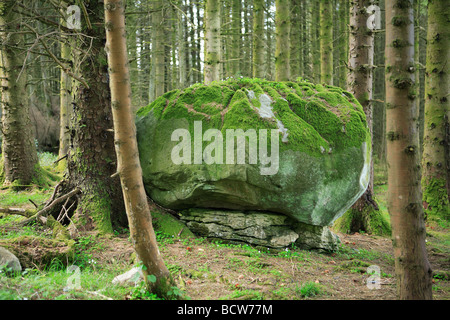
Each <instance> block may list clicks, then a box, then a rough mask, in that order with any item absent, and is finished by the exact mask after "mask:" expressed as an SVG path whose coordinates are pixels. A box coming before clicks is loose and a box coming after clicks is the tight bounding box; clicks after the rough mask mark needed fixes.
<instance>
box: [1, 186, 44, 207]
mask: <svg viewBox="0 0 450 320" xmlns="http://www.w3.org/2000/svg"><path fill="white" fill-rule="evenodd" d="M50 195H51V194H50V193H49V191H47V190H37V189H35V190H28V191H19V192H15V191H13V190H11V189H10V190H7V191H3V192H1V193H0V206H2V207H14V206H17V207H22V206H25V205H26V206H30V205H32V204H31V202H30V200H31V201H33V202H34V203H36V204H37V205H40V204H42V203H44V202H45V201H46V200H48V198H50ZM32 206H33V205H32ZM33 207H34V206H33Z"/></svg>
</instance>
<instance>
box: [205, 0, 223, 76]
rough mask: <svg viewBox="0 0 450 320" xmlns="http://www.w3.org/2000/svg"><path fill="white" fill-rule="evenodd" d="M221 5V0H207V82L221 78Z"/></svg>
mask: <svg viewBox="0 0 450 320" xmlns="http://www.w3.org/2000/svg"><path fill="white" fill-rule="evenodd" d="M220 6H221V2H220V1H219V0H206V1H205V67H204V73H205V74H204V77H205V84H210V83H211V82H213V81H218V80H220V68H221V63H220V61H221V58H220V51H221V49H220V48H221V41H220Z"/></svg>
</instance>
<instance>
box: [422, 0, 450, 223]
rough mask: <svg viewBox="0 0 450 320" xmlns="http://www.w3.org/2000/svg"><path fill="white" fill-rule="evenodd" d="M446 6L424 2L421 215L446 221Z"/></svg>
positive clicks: (449, 187) (449, 183)
mask: <svg viewBox="0 0 450 320" xmlns="http://www.w3.org/2000/svg"><path fill="white" fill-rule="evenodd" d="M449 19H450V6H449V4H448V2H447V1H445V0H432V1H428V35H427V58H426V71H425V125H424V138H423V158H422V170H423V171H422V189H423V203H424V206H425V212H426V213H427V214H430V215H435V216H439V217H441V218H444V219H447V220H450V208H449V202H450V201H449V199H450V123H449V118H450V99H449V89H450V20H449Z"/></svg>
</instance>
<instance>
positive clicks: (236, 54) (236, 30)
mask: <svg viewBox="0 0 450 320" xmlns="http://www.w3.org/2000/svg"><path fill="white" fill-rule="evenodd" d="M241 6H242V3H241V0H232V5H231V43H230V62H229V63H230V75H231V76H232V77H238V76H240V75H242V70H241V68H240V65H241V63H240V62H241V58H242V57H241V38H242V34H241V33H242V32H241V28H242V26H241Z"/></svg>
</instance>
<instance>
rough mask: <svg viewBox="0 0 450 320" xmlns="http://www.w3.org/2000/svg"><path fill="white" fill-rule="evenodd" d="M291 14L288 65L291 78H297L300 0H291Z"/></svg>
mask: <svg viewBox="0 0 450 320" xmlns="http://www.w3.org/2000/svg"><path fill="white" fill-rule="evenodd" d="M290 5H291V14H290V20H291V21H290V24H291V28H290V29H291V32H290V37H289V38H290V43H289V45H290V50H291V52H290V53H289V58H290V61H289V66H290V76H291V78H292V80H295V79H297V78H298V77H299V76H300V65H301V61H300V58H301V56H302V55H301V54H300V38H301V36H302V33H301V31H302V30H301V17H302V12H301V11H300V1H298V0H291V4H290ZM285 45H286V44H285Z"/></svg>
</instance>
